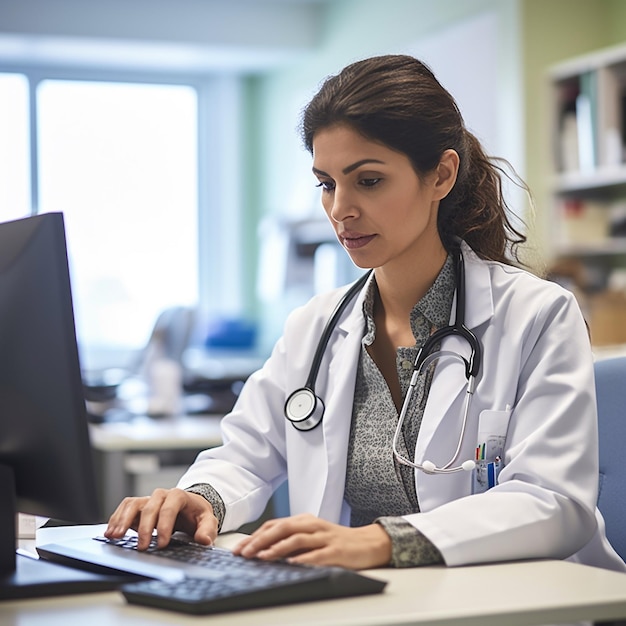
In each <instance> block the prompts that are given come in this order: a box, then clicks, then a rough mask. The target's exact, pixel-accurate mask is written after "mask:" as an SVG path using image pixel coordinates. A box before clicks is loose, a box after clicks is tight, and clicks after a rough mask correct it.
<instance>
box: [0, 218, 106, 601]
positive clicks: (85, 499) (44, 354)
mask: <svg viewBox="0 0 626 626" xmlns="http://www.w3.org/2000/svg"><path fill="white" fill-rule="evenodd" d="M91 455H92V453H91V446H90V444H89V433H88V426H87V417H86V407H85V400H84V395H83V385H82V376H81V369H80V363H79V356H78V349H77V342H76V332H75V326H74V312H73V305H72V293H71V286H70V276H69V269H68V260H67V249H66V240H65V226H64V220H63V215H62V214H61V213H46V214H41V215H36V216H32V217H27V218H24V219H19V220H15V221H10V222H5V223H2V224H0V597H5V598H6V597H7V596H8V597H28V596H30V595H38V593H39V592H41V591H42V590H44V587H41V580H39V573H38V570H37V567H36V566H37V565H40V570H41V571H43V569H46V570H49V569H50V567H52V566H53V565H52V564H50V563H45V562H38V561H33V562H32V563H30V562H25V561H24V562H22V560H21V558H20V556H19V555H18V556H17V558H16V532H15V530H16V528H15V527H16V521H15V520H16V513H17V512H18V511H19V512H22V513H31V514H36V515H41V516H45V517H52V518H55V519H60V520H66V521H71V522H74V523H93V522H99V521H102V520H101V518H100V511H99V506H98V497H97V489H96V480H95V475H94V467H93V463H92V456H91ZM29 561H30V560H29ZM16 563H17V564H16ZM40 573H41V572H40ZM48 573H49V572H48ZM46 575H47V574H46ZM45 577H46V576H44V578H45ZM7 586H13V589H12V590H7ZM28 587H30V588H31V592H28V591H27V588H28ZM38 590H39V591H38ZM48 591H49V590H48ZM41 595H45V593H42V594H41Z"/></svg>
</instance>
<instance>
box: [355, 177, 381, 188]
mask: <svg viewBox="0 0 626 626" xmlns="http://www.w3.org/2000/svg"><path fill="white" fill-rule="evenodd" d="M381 180H382V179H381V178H362V179H361V180H360V181H359V184H360V185H363V187H375V186H376V185H378V183H379V182H380V181H381Z"/></svg>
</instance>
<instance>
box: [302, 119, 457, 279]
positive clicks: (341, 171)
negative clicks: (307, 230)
mask: <svg viewBox="0 0 626 626" xmlns="http://www.w3.org/2000/svg"><path fill="white" fill-rule="evenodd" d="M450 152H452V151H450ZM453 154H454V155H455V156H456V154H455V153H453ZM440 169H441V166H440V167H439V168H437V169H436V170H435V171H433V172H431V173H429V174H427V175H426V176H425V177H423V180H420V178H418V176H417V174H416V173H415V170H414V169H413V167H412V165H411V162H410V161H409V159H408V157H407V156H406V155H404V154H403V153H400V152H396V151H395V150H392V149H390V148H388V147H386V146H385V145H383V144H380V143H377V142H374V141H371V140H369V139H366V138H365V137H363V136H362V135H361V134H359V133H358V132H356V131H355V130H353V129H352V128H351V127H349V126H346V125H337V126H331V127H329V128H325V129H323V130H320V131H319V132H318V133H316V135H315V137H314V139H313V173H314V174H315V176H316V177H317V179H318V180H319V183H320V184H319V186H320V187H321V188H322V205H323V206H324V210H325V211H326V214H327V215H328V218H329V220H330V222H331V224H332V225H333V228H334V229H335V232H336V234H337V238H338V239H339V242H340V243H341V244H342V246H343V247H344V248H345V249H346V250H347V252H348V254H349V255H350V257H351V259H352V261H353V262H354V263H355V264H356V265H357V266H358V267H362V268H372V267H374V268H376V267H382V266H386V265H388V264H393V265H398V267H400V268H401V267H402V266H403V265H404V264H405V263H406V264H408V265H409V266H410V267H416V265H415V262H416V261H418V262H419V261H420V260H421V261H422V262H423V261H425V260H427V259H429V257H430V256H431V255H432V254H434V253H438V255H439V256H440V255H441V251H442V249H443V246H442V244H441V240H440V238H439V234H438V232H437V211H438V207H439V200H440V199H441V198H442V197H444V196H445V194H447V192H448V191H449V188H450V187H451V186H452V184H453V183H454V180H452V184H450V185H449V186H448V187H446V189H445V193H444V192H442V188H443V187H442V184H441V172H439V170H440ZM444 174H445V172H444ZM454 176H456V171H454ZM442 193H443V195H442Z"/></svg>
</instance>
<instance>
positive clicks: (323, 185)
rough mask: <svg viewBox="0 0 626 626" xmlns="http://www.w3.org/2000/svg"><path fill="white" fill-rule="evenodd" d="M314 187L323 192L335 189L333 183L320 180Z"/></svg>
mask: <svg viewBox="0 0 626 626" xmlns="http://www.w3.org/2000/svg"><path fill="white" fill-rule="evenodd" d="M315 186H316V187H321V188H322V190H323V191H332V190H333V189H334V188H335V183H333V182H332V181H330V180H320V182H319V183H317V185H315Z"/></svg>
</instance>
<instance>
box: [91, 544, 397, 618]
mask: <svg viewBox="0 0 626 626" xmlns="http://www.w3.org/2000/svg"><path fill="white" fill-rule="evenodd" d="M97 539H98V540H99V541H105V542H106V543H108V544H111V545H114V546H116V547H118V548H120V549H122V550H136V547H137V538H136V537H134V536H132V537H125V538H124V539H119V540H108V539H104V538H97ZM148 553H151V554H152V555H154V557H155V559H159V560H160V559H173V560H175V561H181V562H184V563H185V564H186V565H188V564H193V565H195V566H199V567H202V568H203V569H205V570H206V573H205V574H204V575H203V576H185V577H184V579H182V580H163V579H160V580H156V579H155V580H145V581H140V582H134V583H129V584H125V585H123V586H122V587H121V592H122V594H123V595H124V597H125V598H126V601H127V602H129V603H131V604H140V605H144V606H150V607H155V608H160V609H167V610H171V611H178V612H182V613H190V614H194V615H206V614H210V613H221V612H226V611H234V610H242V609H252V608H260V607H265V606H278V605H282V604H293V603H298V602H308V601H313V600H325V599H330V598H340V597H349V596H359V595H368V594H374V593H381V592H382V591H383V590H384V588H385V586H386V582H385V581H382V580H378V579H375V578H371V577H369V576H364V575H362V574H359V573H357V572H354V571H352V570H347V569H343V568H339V567H316V566H305V565H296V564H293V563H287V562H285V561H262V560H260V559H247V558H244V557H241V556H235V555H234V554H232V553H231V552H229V551H228V550H223V549H220V548H213V547H206V546H201V545H199V544H196V543H193V542H187V541H181V540H178V539H172V541H171V542H170V544H169V545H168V546H167V547H166V548H163V549H157V548H156V545H155V543H154V542H153V544H152V545H151V546H150V548H148Z"/></svg>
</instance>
